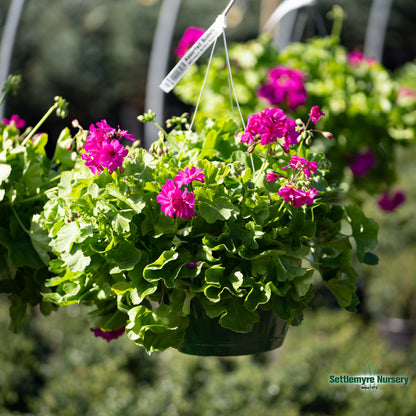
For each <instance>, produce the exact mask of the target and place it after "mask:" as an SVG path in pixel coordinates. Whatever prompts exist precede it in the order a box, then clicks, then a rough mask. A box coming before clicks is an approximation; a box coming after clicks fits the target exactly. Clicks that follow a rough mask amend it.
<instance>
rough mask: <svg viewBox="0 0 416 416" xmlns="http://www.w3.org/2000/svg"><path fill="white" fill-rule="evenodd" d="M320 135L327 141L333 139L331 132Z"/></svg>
mask: <svg viewBox="0 0 416 416" xmlns="http://www.w3.org/2000/svg"><path fill="white" fill-rule="evenodd" d="M322 135H323V136H324V137H326V138H327V139H329V140H332V139H333V137H334V135H333V134H332V133H331V132H329V131H323V132H322Z"/></svg>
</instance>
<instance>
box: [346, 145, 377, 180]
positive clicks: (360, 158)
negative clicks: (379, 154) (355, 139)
mask: <svg viewBox="0 0 416 416" xmlns="http://www.w3.org/2000/svg"><path fill="white" fill-rule="evenodd" d="M376 164H377V159H376V158H375V157H374V155H373V153H372V151H371V150H370V149H367V150H366V152H365V153H362V154H359V155H356V156H355V158H354V160H353V162H352V163H351V165H350V169H351V171H352V173H353V174H354V176H355V177H357V178H361V177H363V176H365V175H366V174H367V173H368V171H369V170H370V169H371V168H373V166H374V165H376Z"/></svg>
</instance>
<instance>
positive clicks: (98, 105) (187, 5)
mask: <svg viewBox="0 0 416 416" xmlns="http://www.w3.org/2000/svg"><path fill="white" fill-rule="evenodd" d="M371 1H372V0H348V1H347V0H339V1H337V2H334V1H333V0H318V1H317V9H318V12H319V14H320V15H321V16H322V18H323V22H324V25H325V26H326V30H327V32H329V30H330V27H331V21H330V20H329V19H328V18H327V12H328V11H329V10H331V8H332V7H333V5H334V4H339V5H340V6H341V7H342V8H343V9H344V10H345V13H346V21H345V28H346V29H345V30H344V31H343V33H342V36H341V43H342V44H343V45H345V46H346V48H347V49H348V50H354V49H362V45H363V42H364V38H365V30H366V25H367V19H368V13H369V9H370V6H371ZM263 3H264V4H266V1H258V0H249V1H246V0H238V1H237V2H236V5H235V6H234V7H233V10H232V12H233V14H232V15H229V19H228V20H229V28H228V29H227V37H228V38H229V41H240V42H242V41H245V40H248V39H253V38H255V37H256V36H257V35H258V33H259V20H260V14H261V10H260V9H261V6H262V4H263ZM267 3H270V4H272V6H273V5H274V6H275V7H276V6H277V4H278V3H279V1H277V0H275V1H270V0H268V1H267ZM10 4H11V0H2V1H1V2H0V27H3V25H4V22H5V19H6V15H7V11H8V8H9V6H10ZM161 4H162V1H161V0H119V1H117V2H113V1H111V0H99V1H95V0H63V1H59V2H57V1H54V0H36V1H33V0H28V1H26V3H25V7H24V9H23V14H22V17H21V22H20V25H19V29H18V32H17V37H16V43H15V47H14V51H13V60H12V65H11V69H10V72H11V73H17V74H20V75H22V78H23V82H24V87H23V89H22V90H21V91H20V93H19V94H18V96H16V97H15V98H13V99H10V100H9V102H8V106H7V113H8V114H13V113H15V114H22V115H23V114H24V115H25V118H26V120H27V122H28V124H29V125H34V123H35V122H36V121H37V120H38V119H39V118H40V116H41V115H42V109H44V108H46V107H47V106H48V105H49V103H50V102H51V100H52V99H53V97H54V96H56V95H61V96H63V97H65V98H66V99H67V100H68V101H69V102H70V104H71V106H70V117H71V119H72V118H77V119H78V120H79V121H80V123H81V124H82V125H89V124H90V123H92V122H95V121H96V120H98V119H101V118H106V119H107V121H108V122H109V123H110V124H115V125H116V124H123V125H125V123H124V122H123V121H126V119H127V121H128V120H130V123H132V122H131V119H133V120H135V115H137V114H142V113H143V112H144V111H146V110H147V109H146V108H144V102H145V85H146V77H147V66H148V61H149V51H150V48H151V44H152V40H153V35H154V28H155V25H156V21H157V17H158V13H159V11H160V7H161ZM224 4H226V1H224V2H212V1H210V0H183V1H182V2H181V7H180V11H179V15H178V19H177V22H176V26H175V33H174V36H173V40H172V41H173V45H176V44H177V42H178V40H179V38H180V37H181V36H182V34H183V32H184V30H185V29H186V28H187V27H188V26H189V25H190V24H192V25H195V26H200V27H204V28H207V27H208V26H209V25H210V24H211V23H212V21H213V19H214V18H215V16H216V15H217V14H218V13H219V11H220V10H222V7H223V5H224ZM412 6H413V0H395V1H394V3H393V6H392V10H391V13H390V18H389V25H388V27H387V33H386V39H385V53H384V61H383V64H384V65H385V66H386V67H387V68H389V69H396V68H398V67H400V66H402V65H403V64H404V63H406V62H408V61H410V60H413V59H414V57H415V55H416V34H415V31H414V20H415V18H416V10H415V8H414V7H412ZM315 34H316V26H315V25H314V23H313V20H311V19H309V20H308V23H307V25H306V27H305V31H304V37H305V38H306V37H310V36H312V35H315ZM174 49H175V48H174V46H172V48H171V50H172V52H171V56H170V63H171V64H173V63H174V61H175V56H174ZM80 85H82V88H79V86H80ZM177 105H178V104H177V102H176V101H175V100H174V98H173V97H171V96H170V97H168V106H169V107H173V109H175V108H176V106H177ZM173 111H174V110H173ZM132 112H133V114H134V116H131V113H132ZM180 113H181V112H176V114H180ZM169 116H170V114H169ZM48 126H50V127H49V128H54V127H55V126H56V121H53V122H50V124H49V125H48ZM61 126H62V124H61V125H60V126H59V128H58V127H55V128H57V129H58V130H59V131H60V129H61ZM125 128H127V129H128V130H129V131H130V130H132V129H131V126H130V125H125ZM135 128H136V129H137V128H138V127H137V123H136V124H135ZM133 132H134V131H133Z"/></svg>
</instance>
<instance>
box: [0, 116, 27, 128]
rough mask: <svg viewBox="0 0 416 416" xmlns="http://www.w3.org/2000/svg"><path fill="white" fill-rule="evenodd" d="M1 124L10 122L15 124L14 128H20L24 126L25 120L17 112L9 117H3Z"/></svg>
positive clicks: (9, 123)
mask: <svg viewBox="0 0 416 416" xmlns="http://www.w3.org/2000/svg"><path fill="white" fill-rule="evenodd" d="M1 122H2V123H3V124H6V125H7V126H10V125H11V124H12V123H14V125H15V126H16V128H18V129H21V128H23V127H24V126H25V124H26V122H25V121H24V120H23V119H22V118H20V117H19V116H18V115H17V114H13V115H12V116H11V117H10V119H7V118H4V119H3V120H2V121H1Z"/></svg>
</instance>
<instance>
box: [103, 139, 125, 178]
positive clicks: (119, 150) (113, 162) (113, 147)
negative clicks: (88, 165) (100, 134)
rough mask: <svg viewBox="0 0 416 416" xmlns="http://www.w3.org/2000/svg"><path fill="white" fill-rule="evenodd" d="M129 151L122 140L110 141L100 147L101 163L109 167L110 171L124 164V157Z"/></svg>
mask: <svg viewBox="0 0 416 416" xmlns="http://www.w3.org/2000/svg"><path fill="white" fill-rule="evenodd" d="M128 153H129V151H128V149H126V148H125V147H124V146H123V145H122V144H120V142H119V141H118V140H116V139H113V140H111V142H110V143H105V144H104V145H103V147H102V148H101V149H100V164H101V166H104V167H106V168H108V171H109V172H110V173H112V172H114V171H115V170H116V169H117V168H119V167H121V166H122V165H123V161H124V158H125V157H126V156H127V154H128Z"/></svg>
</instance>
